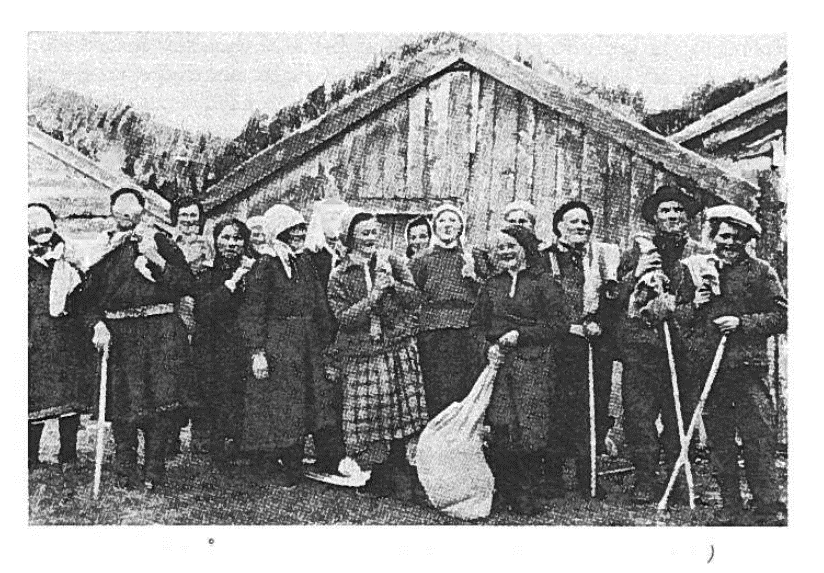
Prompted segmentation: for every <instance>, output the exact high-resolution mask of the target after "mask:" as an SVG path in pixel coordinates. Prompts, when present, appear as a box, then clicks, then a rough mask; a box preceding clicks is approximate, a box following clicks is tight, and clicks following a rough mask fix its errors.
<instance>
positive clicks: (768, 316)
mask: <svg viewBox="0 0 824 573" xmlns="http://www.w3.org/2000/svg"><path fill="white" fill-rule="evenodd" d="M706 216H707V219H708V221H709V226H710V233H709V237H710V240H711V241H712V244H713V253H712V254H710V255H697V256H693V257H690V258H688V259H686V260H685V261H684V264H683V275H684V280H683V281H682V282H681V284H680V286H679V289H678V293H677V304H678V306H677V311H676V315H677V320H678V322H679V324H680V325H681V332H682V338H683V341H684V346H685V350H686V357H687V359H688V366H689V368H688V370H687V371H688V372H689V374H690V375H692V376H693V378H695V379H696V380H697V381H698V383H699V384H701V383H703V381H704V380H706V378H707V374H708V371H709V369H710V365H711V364H712V361H713V356H714V354H715V351H716V348H717V346H718V343H719V341H720V339H721V336H722V335H726V336H727V343H726V349H725V353H724V356H723V358H722V361H721V366H720V369H719V371H718V374H717V376H716V378H715V382H714V384H713V387H712V391H711V392H710V394H709V398H708V400H707V403H706V407H705V409H704V424H705V426H706V430H707V438H708V441H709V447H710V458H711V460H712V463H713V466H714V469H715V475H716V479H717V480H718V482H719V485H720V487H721V498H722V501H723V504H724V507H723V509H722V510H721V512H719V514H718V515H717V516H716V517H717V521H718V523H720V524H741V523H745V522H746V521H747V520H748V519H749V517H745V513H744V511H743V504H742V500H741V491H740V487H739V475H738V473H739V469H738V446H737V444H736V441H735V436H736V431H737V433H738V436H739V437H740V438H741V440H742V442H743V445H744V449H743V452H744V463H745V469H746V476H747V483H748V485H749V488H750V491H751V492H752V495H753V503H752V505H754V511H753V512H752V515H754V517H755V520H756V522H757V523H762V524H777V523H780V522H781V521H783V519H784V518H785V515H786V506H785V505H784V504H783V503H781V502H780V501H779V491H778V487H777V482H776V474H775V432H774V428H773V411H772V408H773V406H772V402H771V399H770V392H769V388H768V386H767V383H766V376H767V367H768V356H767V337H769V336H774V335H777V334H780V333H783V332H785V331H786V329H787V297H786V296H785V294H784V288H783V287H782V285H781V281H780V280H779V278H778V275H777V274H776V272H775V270H773V268H772V267H771V266H770V265H769V264H768V263H766V262H765V261H762V260H760V259H757V258H755V257H752V256H750V255H749V254H748V253H747V250H746V245H747V243H749V242H750V240H752V239H754V238H758V237H759V236H760V235H761V227H760V225H759V224H758V223H757V222H756V221H755V218H753V216H752V215H750V214H749V213H748V212H747V211H745V210H744V209H742V208H740V207H736V206H734V205H721V206H718V207H713V208H711V209H708V210H707V213H706Z"/></svg>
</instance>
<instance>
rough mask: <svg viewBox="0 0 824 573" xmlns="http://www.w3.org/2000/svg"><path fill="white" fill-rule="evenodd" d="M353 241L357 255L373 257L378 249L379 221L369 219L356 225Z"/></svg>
mask: <svg viewBox="0 0 824 573" xmlns="http://www.w3.org/2000/svg"><path fill="white" fill-rule="evenodd" d="M352 241H353V245H352V246H353V250H354V251H355V252H356V253H358V254H360V255H363V256H366V257H371V256H372V255H373V254H374V253H375V251H376V250H377V248H378V221H377V220H375V219H367V220H365V221H361V222H360V223H358V224H357V225H355V228H354V229H353V231H352Z"/></svg>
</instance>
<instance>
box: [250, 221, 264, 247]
mask: <svg viewBox="0 0 824 573" xmlns="http://www.w3.org/2000/svg"><path fill="white" fill-rule="evenodd" d="M249 232H250V233H251V235H250V237H249V242H250V243H252V246H253V247H260V246H262V245H265V244H266V231H264V230H263V225H253V226H251V227H249Z"/></svg>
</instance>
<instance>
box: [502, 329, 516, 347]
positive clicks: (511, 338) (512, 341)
mask: <svg viewBox="0 0 824 573" xmlns="http://www.w3.org/2000/svg"><path fill="white" fill-rule="evenodd" d="M498 344H500V345H501V346H503V347H507V346H515V345H516V344H518V331H517V330H510V331H509V332H507V333H506V334H504V335H503V336H501V337H500V338H499V339H498Z"/></svg>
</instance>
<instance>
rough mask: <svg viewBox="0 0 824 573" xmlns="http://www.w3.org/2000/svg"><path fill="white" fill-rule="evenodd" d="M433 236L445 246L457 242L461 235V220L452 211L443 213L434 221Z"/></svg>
mask: <svg viewBox="0 0 824 573" xmlns="http://www.w3.org/2000/svg"><path fill="white" fill-rule="evenodd" d="M434 225H435V234H436V235H437V236H438V238H439V239H440V240H441V241H443V242H444V243H446V244H447V245H448V244H450V243H452V242H454V241H456V240H458V237H459V236H460V234H461V226H462V225H461V218H460V217H458V214H457V213H454V212H452V211H443V212H442V213H441V214H440V215H438V218H437V219H435V223H434Z"/></svg>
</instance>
